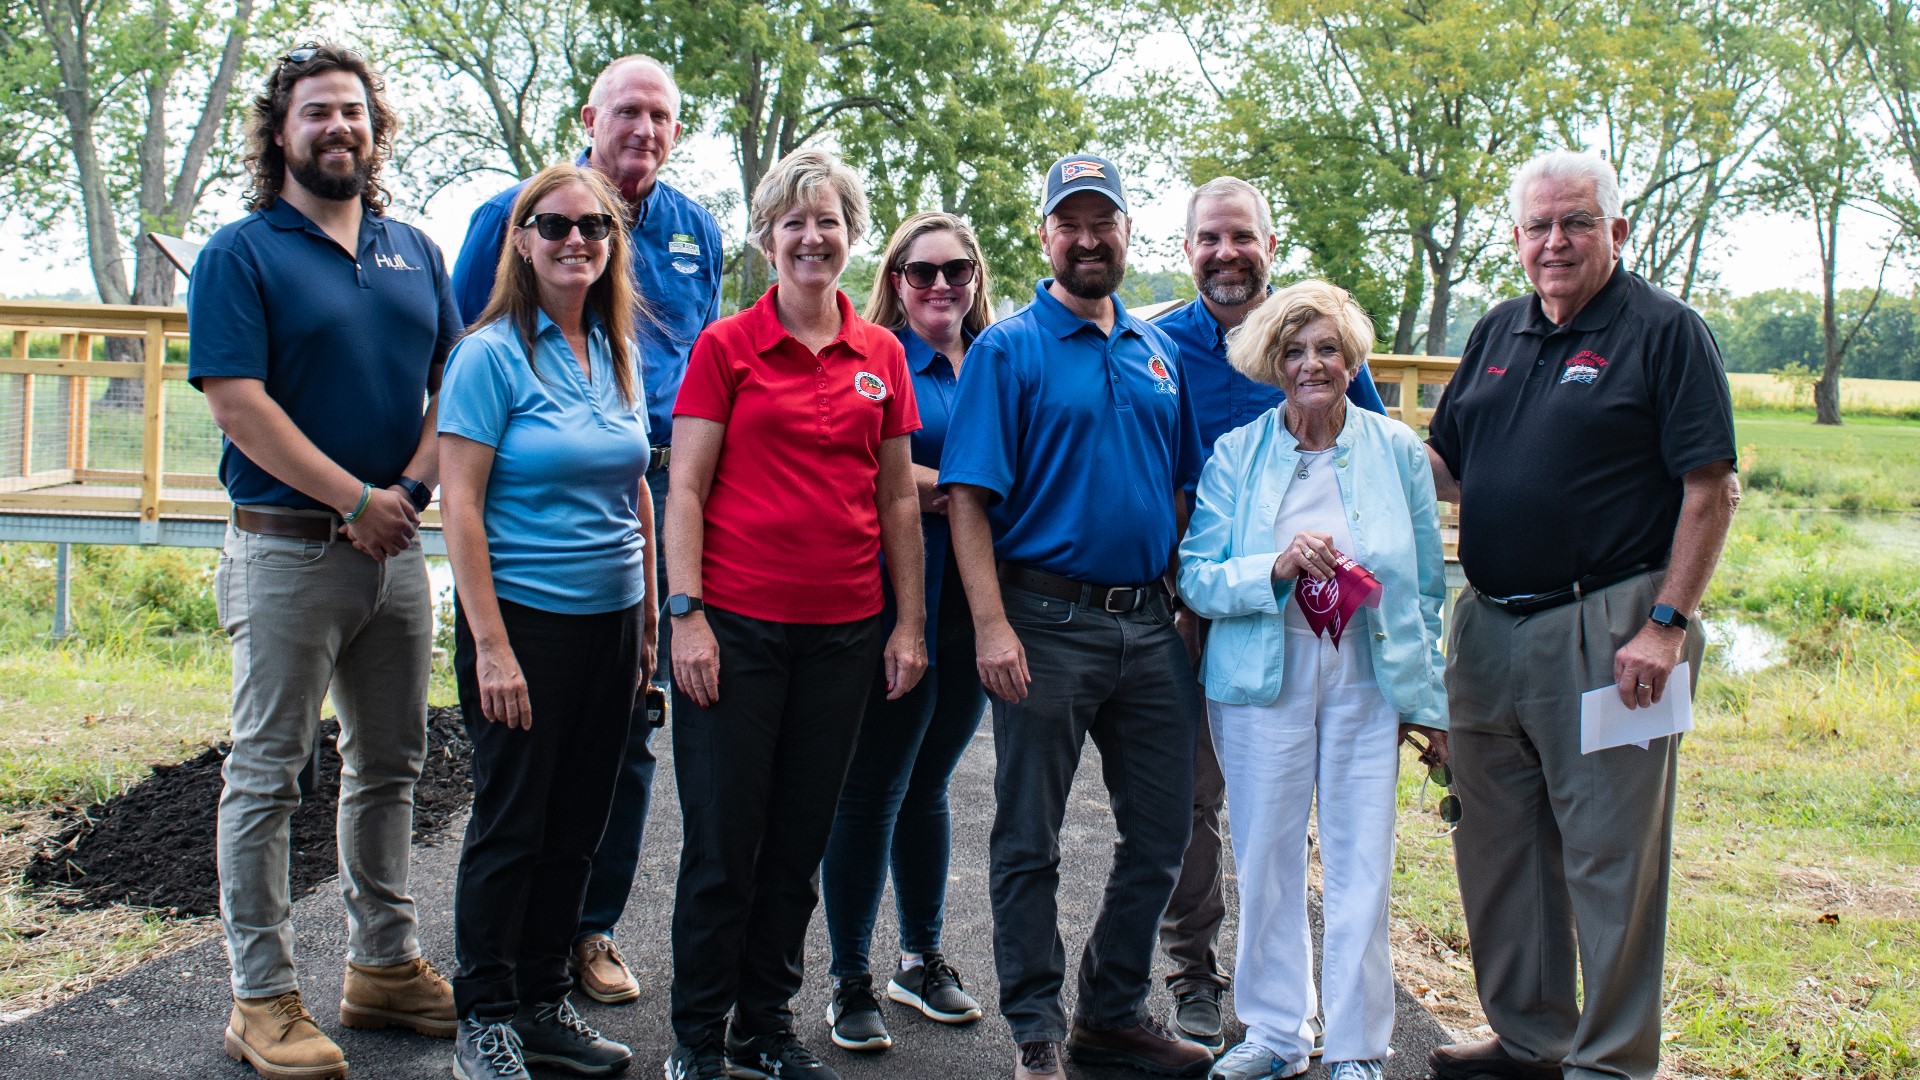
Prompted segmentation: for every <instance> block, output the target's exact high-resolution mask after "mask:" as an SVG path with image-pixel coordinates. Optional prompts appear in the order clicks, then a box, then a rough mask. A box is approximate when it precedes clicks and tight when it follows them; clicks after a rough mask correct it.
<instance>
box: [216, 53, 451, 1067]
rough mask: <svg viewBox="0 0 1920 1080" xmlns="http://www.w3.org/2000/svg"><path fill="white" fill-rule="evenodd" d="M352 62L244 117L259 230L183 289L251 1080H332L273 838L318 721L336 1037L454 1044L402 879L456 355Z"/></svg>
mask: <svg viewBox="0 0 1920 1080" xmlns="http://www.w3.org/2000/svg"><path fill="white" fill-rule="evenodd" d="M379 86H380V82H379V79H378V77H377V76H375V75H374V73H373V72H372V71H370V70H369V69H368V68H367V65H366V61H364V60H362V59H361V58H360V57H359V56H358V55H356V54H354V53H351V52H347V51H346V50H344V49H336V48H332V47H321V46H303V47H301V48H298V49H294V50H292V51H291V52H289V53H287V54H286V55H285V56H284V57H282V58H281V60H280V63H279V64H278V65H277V66H276V67H275V68H274V70H273V75H272V76H271V77H270V78H269V79H268V80H267V85H266V88H265V91H264V92H263V93H262V94H261V95H260V96H259V97H258V98H256V99H254V103H253V107H252V109H251V111H250V113H249V116H248V124H247V127H248V131H247V142H248V155H247V164H248V167H249V170H250V171H251V173H252V176H251V180H252V186H251V188H250V189H249V191H248V200H247V201H248V208H249V209H250V210H252V211H253V212H252V213H251V214H248V215H247V216H246V217H244V218H242V219H240V220H239V221H236V222H234V223H232V224H230V225H228V226H226V227H225V228H223V229H221V230H220V231H219V232H217V233H215V234H214V236H213V239H212V240H209V241H208V242H207V246H206V249H205V250H204V251H202V252H201V253H200V258H199V261H198V262H197V263H195V265H194V271H193V291H192V293H191V295H190V297H189V302H188V309H187V319H188V324H189V325H190V326H191V328H192V330H193V349H192V352H191V354H190V356H189V358H188V363H187V377H188V379H189V380H190V381H191V382H192V383H193V385H194V386H196V387H198V388H199V389H200V390H201V391H202V392H204V393H205V394H206V396H207V405H208V406H209V408H210V409H211V410H212V412H213V418H214V420H215V421H216V422H218V423H219V425H220V429H221V430H222V431H224V432H225V433H226V436H227V445H226V449H225V452H224V453H223V454H222V455H221V458H220V478H221V480H222V481H224V482H225V483H226V486H227V493H228V494H229V495H230V496H231V497H232V499H233V502H234V515H233V523H232V525H230V526H229V527H228V529H227V537H226V547H225V550H224V551H223V552H222V553H221V556H220V566H219V569H218V571H217V573H216V575H215V578H214V593H215V596H216V597H217V598H218V600H219V606H220V621H221V625H222V626H224V627H225V628H226V630H227V633H228V634H230V635H231V636H232V638H233V751H232V752H231V753H230V754H229V755H228V756H227V763H226V767H225V769H224V770H223V773H224V776H225V780H226V784H225V787H224V788H223V790H222V791H221V793H220V833H219V843H218V849H219V862H220V921H221V924H222V926H223V928H224V929H225V931H226V941H227V955H228V959H229V960H230V962H231V964H232V968H233V996H234V1006H233V1012H232V1014H231V1015H230V1018H229V1020H228V1024H227V1029H226V1032H225V1035H224V1044H225V1048H226V1051H227V1054H228V1056H230V1057H233V1058H236V1059H240V1060H244V1061H246V1062H247V1063H248V1064H249V1065H251V1066H253V1068H254V1069H255V1070H257V1071H258V1072H260V1073H261V1074H263V1075H266V1076H276V1077H279V1076H300V1077H306V1078H309V1080H326V1078H333V1077H344V1076H346V1075H347V1064H346V1059H345V1057H344V1055H343V1054H342V1053H341V1051H340V1048H339V1047H338V1046H336V1045H335V1044H334V1043H333V1041H332V1040H331V1039H329V1038H328V1037H327V1036H326V1034H325V1033H323V1032H322V1031H321V1030H320V1029H319V1027H318V1026H316V1025H315V1024H314V1022H313V1017H312V1015H311V1014H310V1013H308V1012H307V1010H306V1008H305V1006H303V1005H302V1004H301V1001H300V989H299V985H298V981H297V979H296V977H295V972H294V966H293V938H294V934H293V919H292V905H291V903H290V896H289V891H288V874H289V867H288V857H289V856H288V842H289V833H288V822H289V819H290V817H291V816H292V814H293V809H294V807H295V806H297V805H299V803H300V791H299V786H298V779H297V778H298V776H299V774H300V771H301V769H302V767H303V766H305V764H306V763H307V761H308V759H309V758H310V756H311V754H312V751H313V744H314V739H315V737H316V736H317V735H318V729H319V726H320V703H321V701H322V699H324V698H326V697H327V695H328V693H329V691H331V693H332V696H333V704H334V707H335V708H336V709H337V710H338V712H339V714H340V756H341V758H342V759H343V767H342V772H341V781H340V810H339V817H340V889H341V892H342V893H343V894H344V895H345V897H346V908H347V975H346V982H345V986H344V987H343V990H342V998H341V1001H340V1014H339V1015H340V1021H341V1023H343V1024H346V1025H347V1026H349V1027H373V1028H384V1027H390V1026H400V1027H409V1028H413V1029H414V1030H416V1031H419V1032H421V1033H423V1034H429V1035H437V1036H445V1037H450V1036H452V1035H453V1033H454V1028H455V1026H456V1022H455V1019H454V1012H453V994H452V990H451V988H450V987H448V986H447V983H446V980H444V979H442V978H440V976H439V975H437V974H435V973H434V970H433V968H432V967H431V966H429V965H428V964H427V962H426V961H425V960H424V959H422V958H421V956H420V940H419V935H418V934H417V933H416V932H415V913H414V905H413V898H412V897H410V896H408V895H407V862H408V854H409V851H410V844H411V841H412V837H413V785H414V782H415V781H416V780H418V779H419V777H420V765H421V762H422V761H423V760H425V758H426V753H427V675H428V671H429V668H430V665H431V660H430V653H431V651H432V647H433V602H432V594H431V590H430V589H429V587H428V584H427V570H426V560H425V557H424V556H423V555H422V554H421V549H420V542H419V539H418V537H417V536H416V535H415V533H416V531H417V528H418V525H419V520H420V519H419V511H420V510H422V509H424V508H425V507H426V504H427V500H428V499H429V498H430V497H431V494H432V492H431V489H432V486H433V482H434V478H435V474H436V471H437V463H438V458H437V456H436V454H435V444H434V425H433V414H434V399H433V395H434V392H435V391H436V390H437V389H438V387H439V382H440V368H441V365H442V364H443V363H444V362H445V361H446V358H447V351H448V350H449V349H450V348H451V347H452V345H453V342H454V339H455V338H456V337H458V336H459V333H460V320H459V316H458V314H457V313H456V312H455V311H454V306H453V293H452V290H451V289H450V288H449V287H448V284H447V274H446V266H445V263H444V262H442V260H441V258H440V249H439V248H437V247H435V246H434V244H433V241H431V240H429V239H427V238H426V236H425V235H424V234H423V233H421V232H420V231H419V230H417V229H414V228H411V227H409V226H407V225H403V224H401V223H399V222H397V221H391V220H389V219H388V218H387V217H386V215H385V214H384V213H382V207H384V206H385V205H386V193H385V192H384V191H383V190H382V189H381V188H380V185H379V181H378V174H379V169H380V165H381V163H382V161H383V159H384V158H385V155H386V151H387V150H388V149H389V147H390V146H391V143H390V142H389V141H388V140H389V139H390V138H391V137H392V131H393V126H394V116H393V113H392V112H391V111H390V110H389V109H388V108H387V106H386V104H385V102H383V101H382V100H381V99H380V96H379V93H378V90H379Z"/></svg>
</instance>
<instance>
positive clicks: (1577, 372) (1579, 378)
mask: <svg viewBox="0 0 1920 1080" xmlns="http://www.w3.org/2000/svg"><path fill="white" fill-rule="evenodd" d="M1606 366H1607V361H1606V359H1605V358H1604V357H1602V356H1601V355H1600V354H1599V353H1597V352H1594V351H1593V350H1592V349H1581V350H1580V351H1579V352H1577V353H1575V354H1573V359H1571V360H1568V361H1567V369H1566V370H1565V371H1563V372H1561V373H1560V381H1561V382H1562V383H1563V384H1564V383H1570V382H1577V383H1587V384H1588V385H1592V383H1593V380H1595V379H1598V378H1599V377H1600V372H1602V371H1604V370H1605V369H1606Z"/></svg>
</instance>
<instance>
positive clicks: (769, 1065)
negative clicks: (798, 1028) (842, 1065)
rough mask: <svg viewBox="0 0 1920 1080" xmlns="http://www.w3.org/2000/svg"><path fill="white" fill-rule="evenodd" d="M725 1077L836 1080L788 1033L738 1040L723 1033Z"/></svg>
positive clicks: (829, 1069)
mask: <svg viewBox="0 0 1920 1080" xmlns="http://www.w3.org/2000/svg"><path fill="white" fill-rule="evenodd" d="M727 1075H728V1076H731V1077H734V1078H735V1080H840V1074H839V1073H837V1072H835V1071H833V1066H831V1065H829V1064H827V1063H826V1062H824V1061H821V1060H820V1059H819V1058H817V1057H814V1056H813V1051H811V1050H809V1049H807V1048H806V1047H805V1046H802V1045H801V1044H800V1039H799V1038H798V1037H797V1036H795V1035H794V1033H793V1032H791V1031H775V1032H772V1033H771V1034H767V1035H755V1036H754V1037H753V1038H751V1039H738V1038H735V1037H734V1034H733V1032H731V1031H729V1032H727Z"/></svg>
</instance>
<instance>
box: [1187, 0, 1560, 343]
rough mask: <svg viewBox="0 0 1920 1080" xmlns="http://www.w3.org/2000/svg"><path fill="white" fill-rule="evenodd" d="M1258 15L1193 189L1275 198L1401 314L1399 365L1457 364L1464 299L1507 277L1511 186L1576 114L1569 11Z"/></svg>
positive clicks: (1301, 5)
mask: <svg viewBox="0 0 1920 1080" xmlns="http://www.w3.org/2000/svg"><path fill="white" fill-rule="evenodd" d="M1249 16H1250V18H1249V19H1248V21H1247V24H1246V26H1245V28H1244V29H1243V31H1242V32H1241V34H1240V37H1241V39H1243V40H1244V41H1245V42H1246V45H1245V48H1244V52H1243V54H1242V55H1243V57H1244V62H1243V64H1242V65H1241V67H1240V70H1239V74H1238V77H1237V78H1236V79H1235V80H1234V81H1233V82H1232V85H1231V86H1226V85H1221V86H1220V90H1221V101H1220V103H1219V118H1218V120H1217V122H1216V123H1215V124H1213V125H1212V127H1211V129H1210V130H1209V131H1208V132H1207V133H1206V135H1205V137H1204V142H1203V146H1202V150H1201V152H1200V153H1199V154H1197V155H1196V156H1195V157H1194V158H1193V160H1192V163H1191V166H1190V170H1191V172H1192V174H1193V176H1194V177H1195V178H1196V179H1200V178H1202V177H1203V176H1204V175H1207V174H1212V173H1217V172H1222V171H1226V172H1236V173H1238V174H1239V175H1242V176H1245V177H1247V178H1248V179H1249V180H1253V181H1254V182H1256V183H1259V184H1262V185H1264V186H1265V187H1266V188H1267V190H1268V191H1269V193H1270V195H1271V197H1272V198H1273V200H1274V204H1275V208H1276V210H1277V211H1279V212H1280V213H1281V215H1282V217H1283V218H1284V220H1285V238H1286V241H1287V243H1289V244H1290V245H1292V246H1294V247H1296V248H1299V249H1301V250H1304V251H1305V252H1306V254H1307V261H1308V263H1309V265H1310V267H1311V269H1312V270H1313V271H1314V272H1316V273H1319V274H1324V275H1326V276H1328V277H1329V278H1331V279H1333V280H1334V281H1337V282H1340V283H1342V284H1345V285H1347V286H1348V287H1349V288H1352V289H1353V290H1354V291H1355V292H1356V294H1358V295H1359V296H1360V297H1361V298H1362V300H1363V302H1364V303H1365V304H1366V305H1367V307H1368V308H1369V309H1370V310H1373V311H1375V312H1387V313H1391V314H1390V317H1389V318H1388V319H1386V320H1384V321H1385V322H1386V323H1387V325H1389V326H1391V328H1392V345H1393V348H1394V351H1396V352H1411V351H1413V350H1414V349H1415V348H1416V347H1422V346H1423V347H1424V348H1426V349H1427V350H1429V351H1439V350H1443V349H1445V347H1446V342H1447V338H1448V333H1447V331H1448V327H1449V324H1450V320H1451V310H1452V302H1453V294H1454V290H1455V289H1456V288H1457V287H1459V286H1460V285H1462V284H1463V283H1466V282H1469V281H1475V280H1480V281H1492V280H1496V279H1499V278H1501V276H1502V275H1505V274H1508V273H1510V271H1509V270H1508V269H1507V268H1506V267H1505V266H1504V265H1502V264H1501V263H1500V261H1499V260H1490V259H1489V258H1488V256H1489V254H1490V253H1492V252H1495V251H1498V250H1500V248H1499V245H1500V244H1501V242H1502V241H1503V239H1504V237H1505V236H1506V233H1507V230H1506V228H1505V226H1504V223H1503V221H1502V219H1503V217H1504V215H1503V214H1502V213H1500V212H1499V208H1498V203H1499V202H1500V200H1501V197H1502V195H1503V194H1504V191H1505V185H1506V179H1507V177H1508V175H1509V174H1510V173H1511V171H1512V169H1513V167H1514V166H1515V165H1517V164H1518V163H1519V162H1520V161H1521V160H1523V159H1524V158H1525V157H1526V156H1527V154H1528V153H1529V152H1530V151H1531V150H1532V149H1533V148H1534V146H1535V145H1536V144H1537V143H1538V142H1539V140H1540V137H1541V133H1542V130H1543V125H1544V123H1545V121H1546V119H1547V117H1548V116H1550V115H1552V114H1553V113H1554V112H1555V111H1556V110H1558V109H1562V108H1564V107H1565V105H1566V103H1567V102H1568V101H1569V100H1570V99H1571V95H1572V92H1573V86H1572V80H1571V79H1570V78H1569V76H1568V72H1567V70H1566V65H1564V64H1559V63H1555V62H1554V58H1555V57H1556V56H1558V55H1559V37H1560V34H1561V32H1562V31H1561V26H1560V23H1559V10H1558V8H1557V7H1556V6H1554V5H1550V4H1547V3H1544V2H1537V0H1412V2H1404V0H1271V2H1270V3H1266V4H1262V5H1257V6H1255V7H1254V8H1252V9H1250V10H1249ZM1217 78H1218V77H1217V76H1216V81H1217ZM1423 308H1424V310H1425V315H1426V317H1425V319H1424V320H1422V318H1421V313H1422V310H1423Z"/></svg>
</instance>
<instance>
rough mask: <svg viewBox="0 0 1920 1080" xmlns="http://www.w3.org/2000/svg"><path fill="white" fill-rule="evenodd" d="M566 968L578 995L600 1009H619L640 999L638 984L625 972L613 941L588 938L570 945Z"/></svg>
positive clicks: (618, 951)
mask: <svg viewBox="0 0 1920 1080" xmlns="http://www.w3.org/2000/svg"><path fill="white" fill-rule="evenodd" d="M567 967H568V968H569V969H571V970H572V971H573V975H574V979H575V981H577V982H578V983H579V984H580V991H581V993H584V994H586V995H587V996H588V997H590V998H592V999H593V1000H595V1001H597V1002H599V1003H600V1004H602V1005H618V1004H620V1003H621V1002H623V1001H632V1000H633V999H634V998H637V997H639V996H640V983H639V981H638V980H636V979H635V978H634V977H633V972H632V971H631V970H629V969H628V968H627V962H626V960H625V959H623V958H622V957H621V956H620V950H619V949H616V948H614V947H613V939H612V938H610V937H608V936H607V935H605V934H588V935H587V936H586V937H583V938H581V939H580V940H579V941H576V942H574V943H573V954H572V955H570V956H568V957H567Z"/></svg>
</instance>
